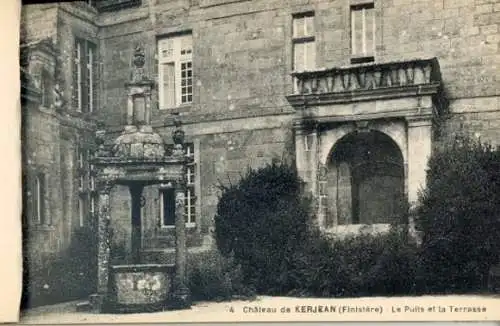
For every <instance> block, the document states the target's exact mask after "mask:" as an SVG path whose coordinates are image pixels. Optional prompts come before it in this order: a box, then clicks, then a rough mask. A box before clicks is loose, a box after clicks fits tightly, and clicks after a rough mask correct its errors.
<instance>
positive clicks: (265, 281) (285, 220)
mask: <svg viewBox="0 0 500 326" xmlns="http://www.w3.org/2000/svg"><path fill="white" fill-rule="evenodd" d="M221 187H222V190H223V194H222V197H221V198H220V201H219V204H218V207H217V214H216V216H215V239H216V243H217V246H218V248H219V249H220V251H221V253H222V254H223V255H225V256H228V255H232V256H233V257H234V259H235V261H236V262H237V263H239V264H241V266H242V269H243V277H244V280H245V282H246V283H247V284H251V285H253V286H254V287H255V288H256V290H257V291H258V292H259V293H269V294H274V293H283V292H284V291H286V290H287V281H286V278H287V277H286V274H287V265H286V257H288V256H290V255H293V254H294V252H295V251H297V250H298V249H299V248H300V247H301V246H302V245H304V241H305V239H306V238H307V225H308V221H309V220H310V217H311V214H310V201H309V200H308V199H307V198H304V197H303V196H302V182H301V180H300V179H299V177H298V175H297V173H296V171H295V170H294V169H293V168H291V167H289V166H287V165H285V164H280V163H277V162H273V163H271V164H269V165H267V166H265V167H263V168H261V169H258V170H249V171H248V172H247V174H246V175H245V176H244V177H243V178H242V179H241V181H240V182H239V183H238V184H235V185H229V186H221Z"/></svg>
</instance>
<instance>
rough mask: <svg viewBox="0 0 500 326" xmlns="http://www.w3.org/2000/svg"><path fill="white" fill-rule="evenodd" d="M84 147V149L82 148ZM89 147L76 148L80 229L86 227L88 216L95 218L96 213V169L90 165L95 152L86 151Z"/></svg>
mask: <svg viewBox="0 0 500 326" xmlns="http://www.w3.org/2000/svg"><path fill="white" fill-rule="evenodd" d="M82 147H83V148H82ZM86 148H87V146H86V145H83V146H78V147H77V148H76V159H77V163H76V167H77V168H76V173H77V177H78V194H79V198H78V212H77V215H78V224H79V226H80V227H84V226H86V217H87V215H90V216H93V215H94V213H95V212H96V196H97V194H96V188H95V175H94V171H93V170H94V167H93V165H92V164H90V163H89V160H91V159H92V157H93V152H92V151H91V150H88V149H86Z"/></svg>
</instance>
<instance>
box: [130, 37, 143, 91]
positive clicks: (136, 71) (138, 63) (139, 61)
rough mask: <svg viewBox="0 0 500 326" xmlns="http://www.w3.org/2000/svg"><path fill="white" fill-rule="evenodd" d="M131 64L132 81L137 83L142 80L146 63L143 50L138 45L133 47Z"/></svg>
mask: <svg viewBox="0 0 500 326" xmlns="http://www.w3.org/2000/svg"><path fill="white" fill-rule="evenodd" d="M132 63H133V64H134V67H133V70H132V81H133V82H137V81H142V80H144V79H145V75H144V64H145V63H146V54H145V53H144V48H143V47H142V46H141V45H140V44H137V45H136V46H135V49H134V58H133V59H132Z"/></svg>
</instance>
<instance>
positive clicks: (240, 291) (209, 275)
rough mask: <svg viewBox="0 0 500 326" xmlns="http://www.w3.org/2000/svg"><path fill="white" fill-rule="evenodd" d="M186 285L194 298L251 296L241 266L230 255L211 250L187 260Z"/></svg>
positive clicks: (209, 298)
mask: <svg viewBox="0 0 500 326" xmlns="http://www.w3.org/2000/svg"><path fill="white" fill-rule="evenodd" d="M188 264H189V265H188V287H189V288H190V290H191V295H192V297H193V299H194V300H200V301H201V300H216V301H222V300H230V299H232V298H235V297H251V296H253V295H254V291H253V289H251V288H249V287H247V286H246V285H244V283H243V276H242V272H241V267H240V266H239V265H237V264H236V263H235V262H234V259H233V258H232V257H229V258H226V257H223V256H221V255H220V254H219V252H218V251H216V250H212V251H207V252H204V253H201V254H198V255H196V256H194V257H193V258H192V259H191V260H189V261H188Z"/></svg>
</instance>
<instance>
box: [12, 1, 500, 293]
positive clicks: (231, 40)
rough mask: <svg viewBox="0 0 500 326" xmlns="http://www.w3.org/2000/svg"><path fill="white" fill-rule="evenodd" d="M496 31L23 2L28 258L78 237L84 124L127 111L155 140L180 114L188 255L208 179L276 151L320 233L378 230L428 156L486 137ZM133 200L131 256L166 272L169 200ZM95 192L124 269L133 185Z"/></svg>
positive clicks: (458, 13)
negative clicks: (134, 104) (294, 176)
mask: <svg viewBox="0 0 500 326" xmlns="http://www.w3.org/2000/svg"><path fill="white" fill-rule="evenodd" d="M499 24H500V1H499V0H475V1H471V0H439V1H436V0H341V1H332V0H289V1H283V0H168V1H167V0H102V1H98V0H87V1H76V2H61V3H52V4H44V5H29V6H24V7H23V11H22V31H21V32H22V44H21V53H22V55H23V56H22V59H23V60H22V63H21V64H22V71H23V76H24V77H23V90H22V94H23V123H24V126H23V132H24V134H23V137H24V142H23V144H24V166H25V169H24V172H25V183H24V184H25V211H24V214H23V218H24V219H25V220H24V225H25V226H26V230H27V231H26V232H27V233H26V234H29V236H28V239H27V242H28V243H27V246H26V247H25V248H26V249H25V253H26V255H27V256H28V257H30V259H29V262H30V263H29V264H28V265H30V264H35V262H36V261H37V259H38V261H39V264H41V266H43V265H44V264H49V263H48V262H49V261H50V259H48V258H47V257H57V256H58V255H59V254H60V253H62V252H64V251H65V250H66V249H67V248H69V247H70V245H71V243H72V238H73V235H74V234H75V232H78V230H79V229H82V228H87V227H88V228H92V227H93V226H92V225H93V221H94V220H95V207H96V195H95V190H96V189H95V181H94V175H93V169H92V164H90V162H91V158H92V155H93V151H94V150H95V145H94V134H95V131H96V130H98V129H105V130H106V138H107V141H108V142H111V141H113V140H114V139H116V138H117V137H119V136H120V134H121V133H122V130H123V126H124V125H127V124H128V121H129V120H130V119H135V120H137V119H139V120H140V119H148V120H150V121H152V126H153V128H154V129H155V132H156V133H158V134H159V135H160V136H161V137H162V138H163V140H164V141H166V142H168V141H170V135H171V132H172V131H173V129H174V117H178V118H179V119H180V120H182V122H183V125H184V130H185V131H186V141H187V143H188V149H187V155H188V156H190V157H191V158H192V161H193V163H192V164H191V165H190V166H189V167H188V170H187V176H186V178H187V180H188V189H187V191H186V194H185V198H186V199H185V200H186V202H185V214H184V215H185V219H186V229H187V246H188V250H189V251H190V252H192V253H196V252H198V251H202V250H205V249H207V248H209V247H210V245H211V243H212V238H211V236H210V231H211V229H212V227H213V216H214V213H215V211H216V205H217V201H218V195H219V193H218V188H217V185H218V183H219V182H228V180H230V181H231V182H235V181H237V180H238V178H239V176H240V172H241V171H244V170H245V169H246V168H247V167H251V168H256V167H259V166H262V165H264V164H266V163H267V162H270V161H271V160H273V159H279V160H285V159H286V160H289V161H291V162H295V164H296V166H297V169H298V170H299V173H300V174H301V176H302V178H303V179H304V181H305V182H306V185H307V188H308V190H310V191H311V192H312V193H313V194H314V196H315V198H316V199H317V200H316V202H317V208H318V218H319V221H318V222H319V224H320V226H321V227H323V228H324V229H325V231H327V232H334V233H335V232H341V233H343V232H346V231H356V230H357V229H359V228H360V227H361V226H363V225H371V226H372V227H373V228H384V227H385V226H386V225H387V224H388V223H390V222H391V221H393V220H394V219H397V218H398V216H401V215H402V214H401V212H402V210H403V209H404V207H406V206H405V203H407V202H410V203H412V202H414V201H415V200H417V194H418V190H419V188H420V187H422V186H423V185H424V182H425V169H426V162H427V158H428V156H429V155H430V153H431V151H432V149H433V148H434V147H435V146H438V145H439V144H440V143H441V142H442V141H444V140H446V139H447V138H449V137H452V136H453V135H454V134H456V133H462V132H465V133H469V134H472V135H474V136H476V137H481V139H483V140H485V141H489V142H491V143H493V144H494V145H499V142H500V100H499V98H500V97H499V96H498V91H497V90H498V89H499V88H500V87H499V86H500V82H499V80H498V77H497V75H498V63H499V58H500V50H499V41H500V39H499V35H500V34H499V32H498V27H499ZM138 45H139V46H142V47H143V48H144V49H145V55H144V66H143V69H144V71H143V73H144V74H145V75H147V76H150V77H151V78H153V80H154V81H155V83H154V85H153V88H152V93H151V98H152V101H151V103H150V105H151V113H150V114H151V116H150V117H149V116H148V117H142V116H140V115H141V114H143V113H141V111H140V110H138V111H137V112H135V113H134V114H137V115H138V116H134V117H131V115H130V114H131V113H130V112H127V107H130V106H129V105H128V102H127V101H134V97H133V95H130V94H127V91H126V87H125V83H126V82H127V81H129V80H130V78H131V76H130V73H131V67H132V64H133V63H132V59H133V55H134V51H135V49H136V47H137V46H138ZM148 112H149V111H148ZM121 137H125V136H121ZM166 147H167V148H166V149H165V150H169V146H166ZM143 196H144V205H143V207H142V216H143V217H144V220H143V221H142V226H141V228H142V229H141V230H142V249H141V257H142V260H143V262H169V261H171V260H172V259H173V253H174V250H173V247H174V244H175V239H174V232H173V228H174V225H175V218H174V217H175V214H174V213H173V212H172V210H171V207H172V205H171V203H172V200H173V199H172V198H173V197H172V194H171V193H170V192H169V191H163V190H161V186H151V187H146V188H145V189H144V191H143ZM110 197H111V198H110V203H111V204H110V205H111V210H112V212H113V213H112V215H113V216H112V218H111V228H112V230H113V246H114V247H113V248H115V249H114V252H115V257H114V258H112V259H116V260H117V261H127V260H128V259H129V257H128V256H127V252H130V247H131V232H132V224H131V221H130V211H131V209H132V208H131V205H130V193H129V191H128V189H127V188H126V187H119V186H117V187H115V188H114V189H113V191H112V193H111V194H110ZM91 245H92V244H89V246H91ZM119 252H120V253H122V254H121V255H118V254H116V253H119ZM112 255H113V254H112ZM51 259H52V258H51ZM37 266H38V265H37ZM29 268H30V267H29V266H28V269H29ZM32 269H34V268H33V267H32ZM32 291H38V290H32ZM40 291H41V290H40ZM40 291H39V292H40ZM42 292H43V291H42ZM34 293H35V292H34Z"/></svg>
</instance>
